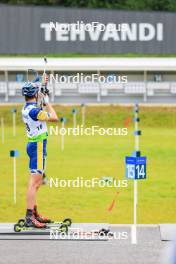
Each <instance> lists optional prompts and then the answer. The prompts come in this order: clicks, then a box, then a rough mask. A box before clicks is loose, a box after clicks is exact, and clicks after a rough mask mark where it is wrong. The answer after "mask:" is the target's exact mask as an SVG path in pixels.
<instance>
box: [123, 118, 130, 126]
mask: <svg viewBox="0 0 176 264" xmlns="http://www.w3.org/2000/svg"><path fill="white" fill-rule="evenodd" d="M130 122H131V117H128V118H126V119H125V121H124V127H126V128H128V127H129V124H130Z"/></svg>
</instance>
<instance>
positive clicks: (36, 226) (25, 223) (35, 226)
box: [14, 215, 68, 233]
mask: <svg viewBox="0 0 176 264" xmlns="http://www.w3.org/2000/svg"><path fill="white" fill-rule="evenodd" d="M50 229H54V230H57V231H58V232H60V233H67V232H68V226H67V225H65V224H61V225H58V226H55V227H53V226H51V227H50V226H47V224H45V223H40V222H39V221H38V220H37V219H36V218H35V216H34V215H32V216H31V217H30V218H26V220H24V219H20V220H19V221H18V223H17V224H15V225H14V231H15V232H21V231H22V232H25V231H30V232H35V233H37V232H38V231H41V230H42V231H44V230H45V231H50Z"/></svg>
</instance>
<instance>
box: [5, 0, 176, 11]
mask: <svg viewBox="0 0 176 264" xmlns="http://www.w3.org/2000/svg"><path fill="white" fill-rule="evenodd" d="M1 3H7V4H21V5H48V6H64V7H84V8H106V9H123V10H153V11H176V1H175V0H108V1H107V0H1Z"/></svg>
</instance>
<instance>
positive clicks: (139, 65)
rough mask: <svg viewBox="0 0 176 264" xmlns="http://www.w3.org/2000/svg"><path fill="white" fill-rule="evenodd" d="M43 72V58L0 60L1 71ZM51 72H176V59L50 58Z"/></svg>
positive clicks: (48, 66)
mask: <svg viewBox="0 0 176 264" xmlns="http://www.w3.org/2000/svg"><path fill="white" fill-rule="evenodd" d="M27 69H35V70H38V71H43V69H44V60H43V58H0V70H1V71H4V70H8V71H24V70H27ZM47 70H50V71H52V70H53V71H176V58H106V57H104V58H93V57H92V58H48V63H47Z"/></svg>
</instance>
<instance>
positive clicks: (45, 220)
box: [33, 206, 52, 224]
mask: <svg viewBox="0 0 176 264" xmlns="http://www.w3.org/2000/svg"><path fill="white" fill-rule="evenodd" d="M33 215H34V217H35V218H36V220H37V221H38V222H40V223H44V224H50V223H52V221H51V220H50V219H49V218H47V217H44V216H42V215H40V214H39V213H38V211H37V206H34V210H33Z"/></svg>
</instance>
